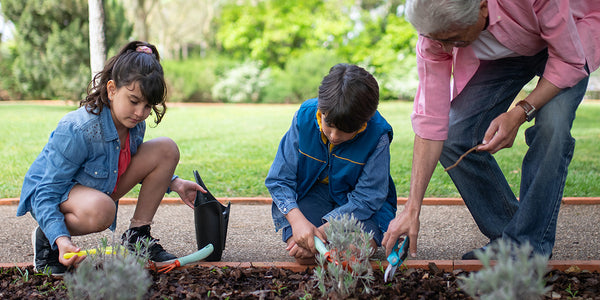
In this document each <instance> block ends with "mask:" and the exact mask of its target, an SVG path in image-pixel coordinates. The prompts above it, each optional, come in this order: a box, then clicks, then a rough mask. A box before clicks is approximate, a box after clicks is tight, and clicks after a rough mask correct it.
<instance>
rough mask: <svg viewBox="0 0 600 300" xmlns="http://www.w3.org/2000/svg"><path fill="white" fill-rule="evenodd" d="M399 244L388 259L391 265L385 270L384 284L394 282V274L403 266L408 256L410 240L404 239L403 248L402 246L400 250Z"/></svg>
mask: <svg viewBox="0 0 600 300" xmlns="http://www.w3.org/2000/svg"><path fill="white" fill-rule="evenodd" d="M398 242H399V241H396V244H395V245H394V248H392V253H390V255H388V257H387V261H388V263H389V264H388V266H387V268H386V269H385V274H384V275H383V280H384V282H387V281H388V279H389V280H392V278H393V277H394V273H396V269H397V268H398V266H400V265H402V263H403V262H404V260H405V259H406V257H407V256H408V245H409V244H410V242H409V238H408V237H405V238H404V242H402V246H400V248H398Z"/></svg>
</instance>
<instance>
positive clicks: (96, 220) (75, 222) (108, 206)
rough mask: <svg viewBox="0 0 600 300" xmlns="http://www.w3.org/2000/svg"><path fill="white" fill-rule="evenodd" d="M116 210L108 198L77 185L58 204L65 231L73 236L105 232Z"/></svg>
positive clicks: (99, 192) (94, 190)
mask: <svg viewBox="0 0 600 300" xmlns="http://www.w3.org/2000/svg"><path fill="white" fill-rule="evenodd" d="M116 209H117V207H116V205H115V202H114V201H113V199H112V198H111V197H110V196H108V195H106V194H104V193H102V192H101V191H98V190H96V189H93V188H90V187H86V186H83V185H79V184H77V185H75V186H73V188H72V189H71V192H69V197H68V198H67V200H66V201H65V202H63V203H61V204H60V211H61V212H62V213H63V214H64V215H65V224H66V225H67V229H68V230H69V232H70V233H71V235H74V236H76V235H84V234H89V233H93V232H100V231H103V230H105V229H106V228H108V227H109V226H110V225H111V224H112V223H113V221H114V219H115V213H116Z"/></svg>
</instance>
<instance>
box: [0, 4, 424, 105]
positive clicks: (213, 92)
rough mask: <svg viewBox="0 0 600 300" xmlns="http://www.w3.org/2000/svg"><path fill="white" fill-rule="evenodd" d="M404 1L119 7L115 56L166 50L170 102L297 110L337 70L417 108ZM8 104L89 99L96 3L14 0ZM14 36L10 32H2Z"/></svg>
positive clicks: (1, 67)
mask: <svg viewBox="0 0 600 300" xmlns="http://www.w3.org/2000/svg"><path fill="white" fill-rule="evenodd" d="M402 3H403V0H363V1H354V0H285V1H284V0H213V1H209V0H201V1H183V0H162V1H159V0H137V1H124V0H108V1H104V11H105V15H106V16H105V19H106V20H105V23H106V24H105V27H106V44H107V45H106V46H107V47H106V48H107V49H108V50H107V51H108V55H107V57H111V56H112V55H113V54H114V53H116V51H117V50H118V49H119V48H120V47H121V46H122V45H123V44H124V43H126V42H127V41H128V40H134V39H140V40H148V41H150V42H151V43H153V44H155V45H157V47H158V49H159V51H160V54H161V56H162V57H163V65H164V68H165V74H166V76H167V82H168V84H169V91H170V100H171V101H181V102H189V101H194V102H249V103H261V102H266V103H283V102H285V103H290V102H293V103H297V102H301V101H303V100H305V99H308V98H312V97H314V96H315V95H316V91H317V89H318V85H319V83H320V81H321V79H322V77H323V76H324V75H326V74H327V72H328V70H329V68H330V67H331V66H333V65H334V64H336V63H340V62H346V63H353V64H358V65H360V66H362V67H364V68H366V69H367V70H369V71H370V72H372V73H373V74H374V75H375V76H376V77H377V79H378V81H379V83H380V87H381V95H382V99H400V98H402V99H411V98H412V95H413V94H414V90H415V88H416V82H417V81H416V80H417V79H416V72H415V59H414V51H413V49H414V44H415V41H416V34H415V32H414V30H413V29H412V27H411V26H410V24H408V23H407V22H406V21H405V20H404V18H403V17H402ZM1 12H2V16H3V17H4V19H5V22H11V23H12V24H13V25H14V29H15V30H14V31H13V32H12V36H13V38H12V39H10V40H4V41H3V42H1V44H0V49H1V50H0V57H1V63H0V71H2V74H3V76H2V77H0V91H1V92H0V99H2V98H4V99H68V100H79V99H81V97H83V96H84V95H85V93H86V88H87V84H88V83H89V80H90V78H91V74H89V73H90V68H89V51H88V47H89V46H88V45H89V42H88V41H89V36H88V27H87V26H88V8H87V1H85V0H66V1H58V0H48V1H22V0H3V1H2V3H1ZM0 28H6V26H3V27H0Z"/></svg>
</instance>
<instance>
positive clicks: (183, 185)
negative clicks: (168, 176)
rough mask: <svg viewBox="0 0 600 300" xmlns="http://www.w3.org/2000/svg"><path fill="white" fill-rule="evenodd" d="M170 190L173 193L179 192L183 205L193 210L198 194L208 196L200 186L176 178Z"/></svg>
mask: <svg viewBox="0 0 600 300" xmlns="http://www.w3.org/2000/svg"><path fill="white" fill-rule="evenodd" d="M170 188H171V190H172V191H175V192H177V194H179V197H180V198H181V200H183V203H185V204H187V206H189V207H191V208H194V200H196V193H197V192H198V191H200V192H201V193H205V194H206V190H205V189H203V188H202V187H201V186H200V185H199V184H197V183H195V182H193V181H189V180H184V179H181V178H175V180H173V181H172V182H171V186H170Z"/></svg>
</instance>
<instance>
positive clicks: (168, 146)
mask: <svg viewBox="0 0 600 300" xmlns="http://www.w3.org/2000/svg"><path fill="white" fill-rule="evenodd" d="M148 143H151V144H152V145H154V146H153V148H154V149H155V151H158V152H159V153H160V156H161V159H172V160H175V161H179V147H178V146H177V143H175V141H173V140H172V139H171V138H168V137H158V138H155V139H152V140H151V141H149V142H148Z"/></svg>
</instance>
